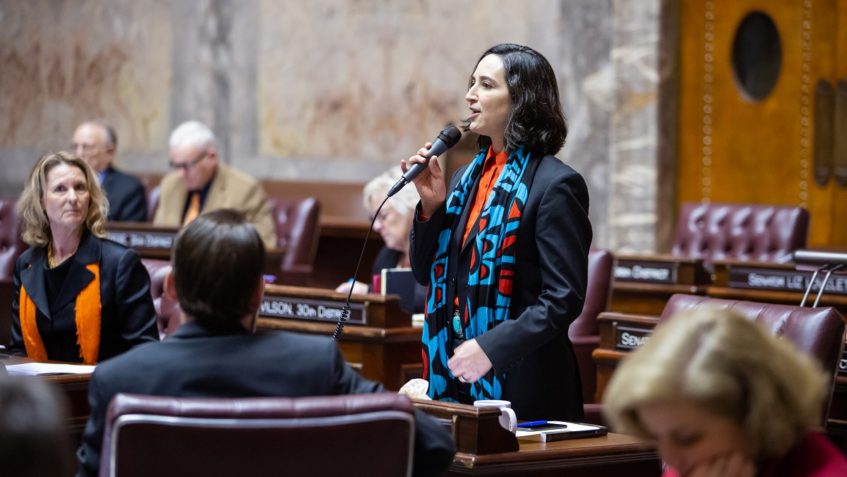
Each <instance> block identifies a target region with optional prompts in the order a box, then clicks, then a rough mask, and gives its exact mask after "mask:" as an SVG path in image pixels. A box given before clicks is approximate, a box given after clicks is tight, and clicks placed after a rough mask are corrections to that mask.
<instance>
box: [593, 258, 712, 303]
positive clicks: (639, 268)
mask: <svg viewBox="0 0 847 477" xmlns="http://www.w3.org/2000/svg"><path fill="white" fill-rule="evenodd" d="M613 270H614V273H613V277H614V280H613V282H612V297H611V300H610V302H609V311H616V312H621V313H637V314H644V315H658V314H660V313H661V312H662V310H663V309H664V307H665V303H667V301H668V299H669V298H670V297H671V295H673V294H674V293H687V294H689V295H703V294H704V293H705V292H706V287H705V286H706V285H707V284H708V283H709V282H710V280H711V277H710V275H709V273H707V272H706V270H705V268H704V267H703V261H702V260H700V259H688V258H680V257H672V256H667V255H619V256H616V257H615V266H614V269H613Z"/></svg>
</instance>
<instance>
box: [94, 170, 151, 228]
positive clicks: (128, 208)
mask: <svg viewBox="0 0 847 477" xmlns="http://www.w3.org/2000/svg"><path fill="white" fill-rule="evenodd" d="M100 187H102V188H103V191H104V192H105V193H106V198H108V199H109V216H108V217H107V219H108V220H110V221H127V222H144V221H146V220H147V193H146V192H145V190H144V186H143V185H142V184H141V181H139V180H138V179H137V178H135V177H133V176H131V175H129V174H125V173H123V172H121V171H119V170H117V169H115V168H114V167H111V166H110V167H109V168H107V169H106V170H105V171H104V174H103V182H102V183H101V184H100Z"/></svg>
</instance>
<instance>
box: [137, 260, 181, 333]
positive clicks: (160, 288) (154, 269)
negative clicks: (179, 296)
mask: <svg viewBox="0 0 847 477" xmlns="http://www.w3.org/2000/svg"><path fill="white" fill-rule="evenodd" d="M141 263H143V264H144V267H145V268H147V273H149V274H150V294H151V295H152V296H153V306H154V307H155V308H156V326H157V327H158V329H159V339H165V338H166V337H167V336H168V335H170V334H171V333H173V332H174V331H176V329H177V328H179V326H180V325H181V324H182V312H181V310H180V308H179V303H178V302H176V301H174V300H172V299H171V298H170V297H168V296H167V295H166V294H165V276H166V275H167V274H168V272H170V271H171V262H169V261H167V260H156V259H152V258H144V259H141Z"/></svg>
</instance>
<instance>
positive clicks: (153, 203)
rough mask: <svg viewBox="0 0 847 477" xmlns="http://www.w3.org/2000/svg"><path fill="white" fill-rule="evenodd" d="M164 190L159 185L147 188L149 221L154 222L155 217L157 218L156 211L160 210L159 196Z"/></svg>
mask: <svg viewBox="0 0 847 477" xmlns="http://www.w3.org/2000/svg"><path fill="white" fill-rule="evenodd" d="M161 192H162V189H161V187H160V186H159V185H155V186H153V187H148V188H147V221H148V222H153V217H155V216H156V209H158V208H159V194H160V193H161Z"/></svg>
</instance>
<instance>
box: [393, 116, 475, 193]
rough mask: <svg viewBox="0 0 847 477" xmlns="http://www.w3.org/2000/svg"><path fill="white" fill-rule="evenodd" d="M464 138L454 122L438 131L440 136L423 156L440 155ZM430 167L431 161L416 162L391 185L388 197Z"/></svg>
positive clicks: (427, 157)
mask: <svg viewBox="0 0 847 477" xmlns="http://www.w3.org/2000/svg"><path fill="white" fill-rule="evenodd" d="M461 138H462V132H461V131H459V128H457V127H456V126H453V125H452V124H451V125H449V126H447V127H446V128H444V129H443V130H442V131H441V132H440V133H438V137H437V138H435V141H433V142H432V147H430V148H429V151H427V153H426V154H424V156H423V157H425V158H426V159H429V158H430V157H432V156H440V155H441V154H443V153H444V151H446V150H447V149H450V148H451V147H453V146H455V145H456V143H457V142H459V139H461ZM427 167H429V161H428V160H427V162H424V163H421V164H415V165H413V166H412V167H410V168H409V170H407V171H406V173H405V174H403V177H401V178H400V179H398V180H397V182H396V183H395V184H394V185H393V186H391V189H389V190H388V197H391V196H392V195H394V194H396V193H397V192H399V191H400V189H402V188H403V187H405V186H406V184H408V183H409V182H412V181H413V180H415V177H418V175H419V174H420V173H421V172H423V171H424V169H426V168H427Z"/></svg>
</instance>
